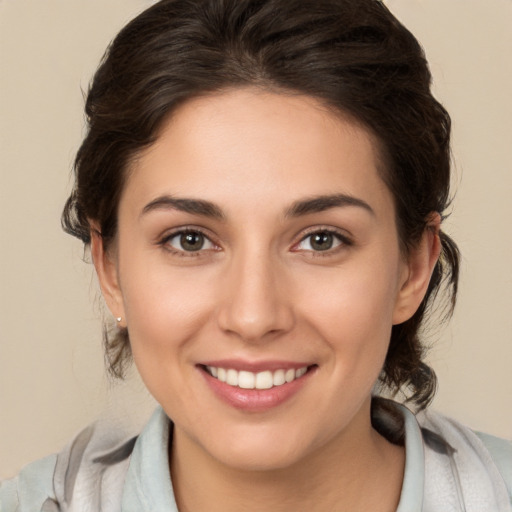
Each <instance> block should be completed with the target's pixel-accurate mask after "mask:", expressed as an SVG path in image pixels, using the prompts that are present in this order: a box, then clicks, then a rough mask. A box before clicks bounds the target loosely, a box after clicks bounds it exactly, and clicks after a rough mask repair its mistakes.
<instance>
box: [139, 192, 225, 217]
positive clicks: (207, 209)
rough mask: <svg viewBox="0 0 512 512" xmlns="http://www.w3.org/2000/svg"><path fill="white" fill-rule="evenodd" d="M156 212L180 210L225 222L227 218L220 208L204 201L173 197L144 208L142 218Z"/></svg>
mask: <svg viewBox="0 0 512 512" xmlns="http://www.w3.org/2000/svg"><path fill="white" fill-rule="evenodd" d="M155 210H179V211H181V212H186V213H192V214H194V215H202V216H204V217H210V218H213V219H218V220H224V218H225V216H224V213H223V212H222V210H221V209H220V208H219V207H218V206H216V205H215V204H213V203H211V202H210V201H204V200H203V199H187V198H182V199H178V198H176V197H172V196H160V197H157V198H156V199H154V200H153V201H151V202H150V203H148V204H147V205H146V206H144V208H143V210H142V212H141V216H142V215H145V214H147V213H149V212H152V211H155Z"/></svg>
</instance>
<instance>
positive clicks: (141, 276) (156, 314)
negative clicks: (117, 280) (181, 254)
mask: <svg viewBox="0 0 512 512" xmlns="http://www.w3.org/2000/svg"><path fill="white" fill-rule="evenodd" d="M137 260H138V258H136V254H133V255H132V257H131V258H130V261H126V262H125V264H124V266H123V267H120V275H121V285H122V293H123V300H124V306H125V313H126V319H127V323H128V330H129V333H130V339H131V343H132V349H133V352H134V357H135V356H136V355H140V356H141V357H145V358H147V357H157V358H162V359H168V358H169V357H173V356H174V357H177V356H178V355H180V353H179V352H176V351H175V349H176V348H178V347H180V346H181V345H186V342H187V340H189V339H190V338H192V337H193V336H194V335H195V334H196V332H197V330H198V329H199V328H200V326H201V325H203V324H204V322H206V321H207V319H208V317H209V314H210V311H211V304H212V300H213V299H212V298H213V297H214V296H215V295H214V293H213V292H212V290H211V289H210V288H211V286H210V287H208V283H211V282H212V279H211V276H209V275H208V274H207V272H206V271H205V270H201V269H195V271H194V272H190V271H187V270H184V271H183V270H182V271H180V269H176V268H172V267H170V266H167V265H165V264H162V263H159V262H157V261H147V260H146V261H145V262H144V263H143V264H137ZM170 348H173V350H169V349H170Z"/></svg>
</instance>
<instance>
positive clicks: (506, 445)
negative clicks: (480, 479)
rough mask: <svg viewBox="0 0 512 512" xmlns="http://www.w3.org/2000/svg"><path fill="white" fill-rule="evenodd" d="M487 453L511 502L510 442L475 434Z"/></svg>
mask: <svg viewBox="0 0 512 512" xmlns="http://www.w3.org/2000/svg"><path fill="white" fill-rule="evenodd" d="M475 433H476V435H477V436H478V438H479V439H480V441H482V443H483V445H484V446H485V448H486V449H487V451H488V452H489V454H490V455H491V457H492V460H493V461H494V463H495V464H496V466H497V468H498V469H499V472H500V474H501V476H502V477H503V480H505V484H506V485H507V489H508V493H509V495H510V497H511V500H510V501H512V441H509V440H508V439H502V438H500V437H495V436H491V435H489V434H484V433H483V432H475Z"/></svg>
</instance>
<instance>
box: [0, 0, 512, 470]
mask: <svg viewBox="0 0 512 512" xmlns="http://www.w3.org/2000/svg"><path fill="white" fill-rule="evenodd" d="M149 3H150V2H149V1H143V0H0V52H1V53H0V144H1V146H0V173H1V175H0V237H1V238H0V476H9V475H11V474H12V473H14V472H16V471H17V470H18V469H19V468H20V467H21V466H22V465H23V464H26V463H27V462H29V461H31V460H33V459H35V458H37V457H41V456H42V455H44V454H47V453H50V452H52V451H55V450H57V449H59V448H60V447H61V446H62V445H63V444H64V443H65V442H67V440H69V438H70V437H71V436H72V435H73V433H75V432H76V431H77V430H78V429H79V428H81V427H82V426H84V425H85V424H87V423H88V422H90V421H92V420H93V419H94V418H96V417H97V416H98V415H101V414H105V412H104V411H106V410H107V409H108V410H110V411H114V412H113V414H114V415H115V416H120V417H122V418H125V419H127V420H128V421H132V422H134V423H141V422H142V421H144V419H145V418H146V417H147V415H148V413H149V411H150V410H151V409H152V407H153V403H152V402H151V400H150V399H149V397H148V396H147V394H146V392H145V391H144V389H143V386H142V385H141V384H140V382H139V381H138V380H137V379H136V378H135V377H132V378H131V379H130V380H129V381H128V382H127V383H125V384H123V385H116V386H114V387H112V386H110V385H109V383H108V380H107V378H106V377H105V374H104V370H103V360H102V352H101V337H100V317H101V312H100V307H99V306H98V303H99V301H98V300H97V285H96V282H95V279H94V277H93V274H92V270H91V266H90V265H88V264H86V263H83V262H82V261H81V256H82V249H81V247H80V245H79V243H78V242H76V241H74V240H72V239H71V238H70V237H69V236H67V235H65V234H64V233H62V232H61V230H60V223H59V216H60V211H61V208H62V205H63V203H64V200H65V198H66V196H67V193H68V190H69V187H70V183H69V170H70V168H71V163H72V160H73V156H74V152H75V151H76V149H77V147H78V144H79V142H80V138H81V136H82V134H83V114H82V104H83V100H82V93H81V89H80V88H83V89H86V87H87V83H88V81H89V79H90V77H91V74H92V72H93V70H94V69H95V67H96V64H97V62H98V61H99V59H100V57H101V55H102V53H103V50H104V48H105V47H106V45H107V43H108V42H109V41H110V39H111V38H112V37H113V36H114V35H115V33H116V32H117V31H118V29H120V28H121V27H122V26H123V24H124V23H125V22H126V21H128V20H129V19H130V18H131V17H132V16H133V15H135V14H136V13H137V12H139V11H140V10H142V9H143V8H144V7H146V6H147V5H149ZM387 4H388V5H389V7H390V8H391V10H392V11H394V12H395V14H396V15H397V16H398V17H399V18H400V19H401V20H402V21H403V22H404V23H405V24H406V25H407V26H408V27H409V28H410V29H411V31H412V32H413V33H415V35H416V36H417V37H418V38H419V39H420V41H421V42H422V43H423V45H424V47H425V48H426V51H427V56H428V58H429V60H430V63H431V67H432V70H433V73H434V76H435V88H436V91H437V94H438V97H439V98H440V99H441V100H442V101H443V103H444V104H445V105H446V106H447V108H448V110H449V111H450V112H451V114H452V116H453V121H454V146H453V149H454V158H455V164H456V169H457V177H456V180H455V181H456V184H457V188H458V193H457V197H456V201H455V203H454V213H453V215H452V217H451V219H450V220H449V222H448V223H447V228H448V231H449V232H450V233H451V234H452V235H453V236H454V237H455V238H456V240H457V241H458V243H459V245H460V247H461V250H462V252H463V254H464V261H463V275H462V285H461V290H460V301H459V305H458V309H457V312H456V315H455V318H454V320H453V322H452V323H451V326H450V327H449V328H447V329H445V330H444V331H443V332H442V336H441V339H440V340H437V341H436V347H435V350H434V351H433V352H432V355H431V361H432V363H433V365H434V367H435V369H436V371H437V373H438V375H439V380H440V390H439V393H438V396H437V398H436V401H435V404H434V405H435V407H436V408H438V409H440V410H441V411H444V412H446V413H448V414H450V415H452V416H455V417H457V418H458V419H460V420H461V421H463V422H465V423H467V424H469V425H470V426H472V427H474V428H477V429H481V430H486V431H489V432H492V433H495V434H498V435H501V436H506V437H510V438H512V371H511V367H512V314H511V311H512V265H511V262H512V236H511V228H510V224H511V221H512V202H511V197H512V165H511V158H510V156H509V153H510V146H511V142H512V141H511V134H512V100H511V94H510V91H511V90H512V59H511V58H510V54H511V51H512V30H511V29H510V27H511V26H512V1H510V0H387ZM436 337H437V335H435V336H433V338H436ZM111 414H112V413H111Z"/></svg>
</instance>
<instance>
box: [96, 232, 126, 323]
mask: <svg viewBox="0 0 512 512" xmlns="http://www.w3.org/2000/svg"><path fill="white" fill-rule="evenodd" d="M90 226H91V256H92V261H93V263H94V268H95V269H96V274H97V275H98V280H99V283H100V287H101V292H102V294H103V298H104V299H105V303H106V304H107V307H108V309H109V310H110V312H111V313H112V315H113V316H114V317H115V318H121V321H120V322H119V323H118V325H119V326H120V327H123V326H126V321H125V313H124V302H123V294H122V292H121V288H120V286H119V278H118V273H117V258H116V256H115V251H112V250H110V251H107V250H106V249H105V244H104V241H103V237H102V236H101V232H100V230H99V226H98V225H97V223H95V222H90Z"/></svg>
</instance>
